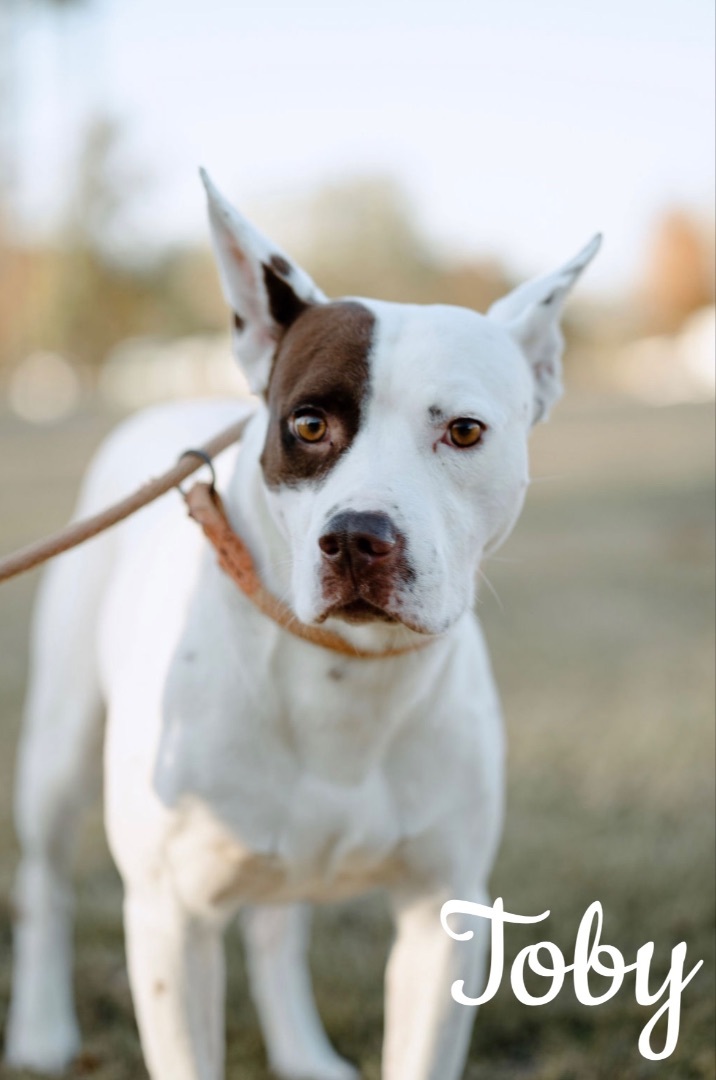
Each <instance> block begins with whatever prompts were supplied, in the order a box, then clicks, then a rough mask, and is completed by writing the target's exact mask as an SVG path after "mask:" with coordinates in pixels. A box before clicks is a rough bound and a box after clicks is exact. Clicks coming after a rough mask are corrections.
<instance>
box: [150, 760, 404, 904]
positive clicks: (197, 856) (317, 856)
mask: <svg viewBox="0 0 716 1080" xmlns="http://www.w3.org/2000/svg"><path fill="white" fill-rule="evenodd" d="M285 794H286V799H285V803H284V806H283V807H282V809H281V810H279V809H278V808H277V807H275V806H274V808H273V813H272V814H271V817H272V821H273V826H274V829H275V831H274V835H273V838H272V842H271V843H270V844H269V845H266V846H261V847H260V848H258V847H256V846H255V845H252V844H250V843H247V842H246V840H245V839H244V838H243V837H242V836H241V834H240V832H239V830H237V829H236V828H234V827H232V825H231V824H230V823H228V822H227V821H224V820H222V818H221V817H220V816H219V814H218V813H217V808H216V807H212V806H210V805H208V804H206V803H204V802H198V801H197V802H195V801H193V800H189V802H188V804H187V806H186V808H185V811H184V813H183V815H182V822H181V825H180V827H179V829H178V830H177V831H176V833H175V835H174V837H173V839H172V841H171V843H170V846H169V858H170V861H171V864H172V868H173V873H174V876H175V879H176V882H177V885H178V887H179V890H180V892H181V893H182V894H183V896H184V899H185V900H186V901H187V903H188V904H189V906H190V907H192V908H193V909H196V910H206V909H218V910H221V909H223V908H228V909H231V908H232V907H233V906H234V905H237V904H239V903H243V902H281V901H289V900H301V899H311V900H333V899H339V898H341V897H345V896H350V895H353V894H355V893H357V892H362V891H364V890H365V889H367V888H370V887H372V886H374V885H387V884H390V882H391V881H392V880H396V879H397V878H398V877H400V876H401V860H400V841H401V830H400V825H399V821H398V818H397V816H396V813H395V808H394V806H392V804H391V799H390V796H389V792H388V790H387V786H386V784H385V783H384V781H383V780H382V778H381V777H380V776H377V775H373V776H371V777H369V778H366V780H365V781H364V782H363V783H362V784H360V785H358V786H356V787H353V788H348V789H347V788H344V787H339V786H335V785H331V784H328V783H326V782H325V781H323V780H321V779H319V778H317V777H314V776H310V775H305V776H303V777H301V778H300V779H299V780H298V781H297V782H296V783H295V785H294V787H293V789H292V790H291V791H290V792H287V793H285Z"/></svg>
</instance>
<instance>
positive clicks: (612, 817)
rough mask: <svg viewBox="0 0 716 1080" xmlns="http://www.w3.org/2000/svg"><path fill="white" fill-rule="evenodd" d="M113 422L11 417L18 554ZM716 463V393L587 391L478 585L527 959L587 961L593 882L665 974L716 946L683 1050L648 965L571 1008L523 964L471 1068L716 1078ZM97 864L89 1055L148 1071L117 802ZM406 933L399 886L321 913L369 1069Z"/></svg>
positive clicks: (684, 1028)
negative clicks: (609, 995)
mask: <svg viewBox="0 0 716 1080" xmlns="http://www.w3.org/2000/svg"><path fill="white" fill-rule="evenodd" d="M109 424H110V420H109V418H107V417H103V416H94V415H88V416H85V417H82V418H79V419H75V420H73V421H72V422H69V423H67V424H65V425H62V426H60V427H57V428H53V429H34V428H29V427H28V426H27V425H25V424H23V423H21V422H20V421H18V420H15V419H12V418H10V417H8V416H2V417H0V499H1V502H0V550H11V549H12V548H14V547H15V546H17V545H19V544H20V543H22V542H25V541H27V540H30V539H32V538H34V537H36V536H39V535H42V534H43V533H44V532H46V531H48V530H50V529H52V528H55V527H57V526H59V525H60V524H61V523H62V522H63V520H64V518H65V516H66V515H67V513H68V512H69V510H70V508H71V505H72V500H73V497H74V493H75V491H76V487H77V482H78V479H79V476H80V473H81V470H82V467H83V465H84V463H85V462H86V460H87V458H88V455H89V454H90V452H91V451H92V449H93V448H94V447H95V445H96V444H97V442H98V441H99V439H100V437H101V435H102V434H103V432H104V431H105V430H106V429H107V427H108V426H109ZM713 461H714V447H713V419H712V411H711V409H710V408H708V407H706V406H679V407H669V408H663V409H647V408H641V407H637V406H635V405H633V404H625V403H619V402H613V401H606V400H605V401H586V400H579V399H577V400H575V399H574V398H572V400H571V401H570V400H569V399H568V400H567V402H566V403H565V404H564V405H563V406H561V407H560V408H559V409H558V410H557V412H556V415H555V418H554V420H553V421H552V422H551V423H550V424H549V425H547V426H545V427H543V428H540V429H539V430H538V431H537V432H536V433H535V436H534V452H533V476H534V478H535V483H534V486H533V488H532V490H531V492H530V495H529V499H528V505H527V508H526V510H525V513H524V515H523V518H522V520H521V522H520V524H519V525H518V527H517V531H516V533H515V535H514V537H513V538H512V539H511V540H510V541H509V542H508V544H507V545H506V546H505V548H504V549H503V550H502V551H501V552H500V553H499V554H498V556H497V557H496V558H494V559H493V560H491V561H490V562H489V563H488V564H487V565H486V567H485V570H486V573H487V576H488V577H489V579H490V582H491V585H492V587H493V590H494V594H493V593H492V592H490V591H489V590H488V589H483V595H482V600H481V604H480V613H481V615H482V617H483V619H484V623H485V626H486V630H487V634H488V639H489V641H490V644H491V648H492V653H493V658H494V663H495V668H496V673H497V677H498V681H499V684H500V687H501V691H502V697H503V702H504V706H505V713H506V720H507V726H508V730H509V741H510V761H509V796H508V799H509V801H508V814H507V825H506V832H505V839H504V844H503V847H502V851H501V854H500V857H499V860H498V864H497V867H496V870H495V873H494V876H493V882H492V888H493V895H502V896H503V897H504V898H505V906H506V907H507V909H508V910H510V911H516V912H519V913H522V914H537V913H540V912H542V911H544V910H545V909H548V908H549V909H551V911H552V915H551V917H550V919H549V921H548V922H547V923H546V924H543V925H541V926H540V927H539V928H537V929H538V932H539V937H538V936H536V932H535V930H534V929H532V930H530V929H529V928H528V930H527V932H526V933H522V932H521V933H517V932H516V928H510V930H509V931H508V934H507V961H508V963H509V962H511V960H512V957H513V956H514V955H515V953H516V951H517V950H518V949H519V948H521V947H522V946H523V945H524V944H527V943H530V942H533V941H536V940H539V939H540V938H548V939H549V940H552V941H554V942H556V943H557V944H559V945H560V947H561V948H562V949H563V951H564V952H565V953H566V954H567V958H568V960H570V959H571V955H570V954H571V950H572V949H573V945H574V935H575V933H576V929H577V926H578V923H579V920H580V918H581V916H582V914H583V912H584V910H585V909H586V907H587V906H588V904H589V903H590V902H591V901H592V900H595V899H598V900H600V901H601V902H602V904H603V906H604V913H605V927H604V934H603V938H604V940H606V941H609V942H611V943H613V944H616V945H618V946H619V947H620V948H621V950H622V952H623V953H624V954H625V957H626V960H627V962H628V963H630V962H632V961H633V959H634V956H635V953H636V950H637V948H638V947H639V946H640V945H642V944H644V943H645V942H646V941H649V940H653V941H655V942H656V959H655V970H654V973H653V981H652V985H654V986H656V985H658V984H657V983H656V979H657V976H660V978H659V983H660V982H661V980H662V979H663V977H664V974H665V973H666V970H667V969H668V965H669V954H670V950H671V948H672V947H673V946H674V945H676V944H677V942H679V941H681V940H685V941H686V942H687V944H688V950H689V951H688V957H687V967H688V968H690V967H691V966H692V964H693V963H695V962H696V960H698V959H703V960H704V961H705V964H704V967H703V968H702V970H701V971H700V972H699V973H698V974H697V975H696V977H695V979H694V981H693V982H692V983H691V984H690V985H689V986H688V987H687V988H686V990H685V992H684V999H683V1012H682V1023H681V1035H680V1039H679V1044H678V1047H677V1050H676V1052H675V1053H674V1055H673V1056H672V1057H671V1058H670V1059H668V1060H667V1061H665V1062H662V1063H658V1062H657V1063H651V1062H648V1061H646V1060H645V1059H643V1058H642V1057H641V1056H640V1054H639V1052H638V1050H637V1041H638V1037H639V1033H640V1031H641V1028H642V1026H643V1025H644V1024H645V1022H646V1021H647V1019H648V1018H649V1017H650V1016H651V1015H652V1012H653V1011H654V1010H655V1008H656V1006H653V1007H651V1008H649V1009H644V1008H642V1007H640V1006H637V1005H636V1004H635V1001H634V991H633V976H628V977H627V979H626V981H625V984H624V986H623V988H622V991H621V992H620V994H619V995H618V996H617V997H616V998H615V999H613V1000H612V1001H611V1002H610V1003H608V1004H606V1005H602V1006H599V1007H596V1008H587V1007H585V1006H583V1005H580V1004H579V1003H578V1002H577V1001H576V999H575V998H574V997H573V995H572V993H571V991H569V990H568V989H567V987H568V985H569V984H567V985H566V986H565V989H564V991H563V992H562V993H561V994H560V995H559V997H558V998H557V999H556V1001H555V1002H554V1003H552V1004H551V1005H549V1006H546V1007H540V1008H530V1007H528V1006H524V1005H520V1004H519V1003H518V1002H517V1001H516V1000H515V998H514V996H513V995H512V992H511V990H510V988H509V984H508V980H507V978H505V980H503V987H502V990H501V992H500V994H499V995H498V997H497V998H496V999H495V1000H494V1001H492V1002H490V1003H489V1004H488V1005H486V1006H485V1007H484V1008H483V1009H482V1010H481V1012H480V1014H479V1017H478V1021H477V1024H476V1027H475V1035H474V1039H473V1044H472V1051H471V1056H470V1065H469V1067H468V1071H467V1077H468V1078H470V1080H477V1078H479V1077H483V1078H485V1080H489V1078H494V1080H508V1078H509V1080H512V1078H514V1080H641V1078H652V1077H653V1078H664V1080H711V1078H713V1077H714V1075H715V1071H714V1069H715V1066H714V1045H713V1021H714V1015H713V1002H714V994H713V990H714V986H713V980H714V940H713V913H714V776H713V773H714V731H713V705H714V697H713V657H714V633H713V584H714V582H713V571H714V561H713V521H712V516H713V479H714V478H713ZM35 584H36V578H35V576H34V575H31V576H29V577H28V578H26V579H22V580H18V581H15V582H11V583H9V584H8V585H5V586H3V587H2V588H0V1022H1V1021H2V1019H3V1018H4V1013H5V1009H6V1005H7V995H8V986H9V967H10V929H11V908H10V903H9V890H10V885H11V880H12V873H13V868H14V864H15V858H16V849H15V843H14V839H13V832H12V825H11V788H12V774H13V755H14V747H15V742H16V737H17V731H18V724H19V714H20V707H21V700H22V694H23V685H24V679H25V666H26V639H27V627H28V619H29V614H30V605H31V600H32V594H33V589H34V587H35ZM78 877H79V886H80V891H79V906H78V923H77V948H78V954H77V976H76V982H77V992H78V1000H79V1012H80V1018H81V1023H82V1026H83V1030H84V1034H85V1052H84V1054H83V1056H82V1058H81V1059H80V1061H79V1062H78V1063H77V1064H76V1066H75V1067H74V1070H73V1071H72V1072H71V1073H70V1074H69V1075H72V1076H88V1075H92V1076H94V1077H96V1078H97V1080H137V1078H138V1077H141V1076H143V1075H145V1073H144V1069H143V1065H142V1062H141V1056H140V1052H139V1046H138V1041H137V1036H136V1029H135V1025H134V1019H133V1014H132V1007H131V1001H130V995H129V989H128V983H127V977H126V972H125V966H124V955H123V944H122V929H121V922H120V887H119V882H118V879H117V875H116V873H115V872H114V870H113V868H112V866H111V863H110V861H109V857H108V855H107V853H106V849H105V847H104V843H103V839H102V830H101V821H100V817H99V813H97V814H96V815H95V816H94V818H93V820H92V821H91V822H90V823H89V826H88V829H87V835H86V840H85V844H84V847H83V853H82V858H81V862H80V867H79V875H78ZM521 929H522V928H520V930H521ZM389 939H390V927H389V925H388V922H387V918H386V914H385V909H384V906H383V904H382V901H381V900H380V898H370V899H368V900H366V901H361V902H357V903H352V904H350V905H345V906H341V907H337V908H330V909H325V910H321V911H320V912H319V914H318V916H317V921H316V932H315V938H314V949H313V961H314V971H315V980H316V988H317V996H318V999H319V1004H320V1007H321V1010H322V1013H323V1016H324V1018H325V1021H326V1025H327V1027H328V1030H329V1032H330V1034H331V1036H332V1038H333V1039H334V1041H335V1043H336V1045H337V1046H338V1047H339V1049H340V1050H341V1051H342V1052H343V1053H344V1054H346V1055H347V1056H348V1057H350V1058H352V1059H354V1060H356V1061H359V1062H360V1064H361V1067H362V1070H363V1076H364V1077H365V1078H366V1080H378V1077H379V1059H380V1042H381V1024H382V1020H381V1013H382V969H383V963H384V958H385V954H386V950H387V946H388V942H389ZM229 956H230V961H229V969H230V971H229V982H230V985H229V1008H228V1039H229V1048H228V1068H227V1076H228V1078H229V1080H259V1078H266V1077H267V1076H268V1072H267V1069H266V1066H265V1064H264V1057H263V1050H262V1046H261V1041H260V1037H259V1034H258V1030H257V1025H256V1020H255V1016H254V1013H253V1010H252V1006H251V1005H250V1003H249V1001H248V997H247V993H246V983H245V978H244V972H243V968H242V960H241V955H240V947H239V942H238V937H237V936H236V935H235V934H234V933H232V934H231V935H230V941H229ZM446 992H447V989H446ZM661 1037H662V1038H663V1029H662V1036H661ZM655 1041H657V1045H660V1043H659V1042H658V1040H655ZM0 1073H1V1074H2V1076H3V1077H5V1076H7V1077H8V1080H9V1078H10V1077H11V1076H12V1077H14V1078H18V1075H19V1074H11V1073H9V1072H8V1071H7V1070H6V1071H5V1072H2V1069H1V1067H0ZM166 1080H171V1078H169V1077H168V1078H166Z"/></svg>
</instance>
